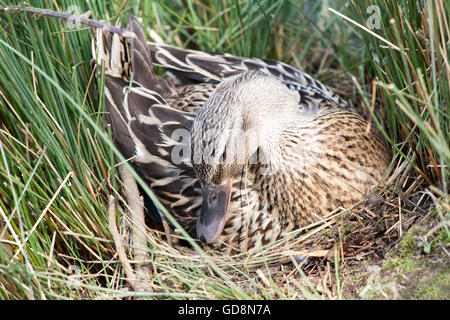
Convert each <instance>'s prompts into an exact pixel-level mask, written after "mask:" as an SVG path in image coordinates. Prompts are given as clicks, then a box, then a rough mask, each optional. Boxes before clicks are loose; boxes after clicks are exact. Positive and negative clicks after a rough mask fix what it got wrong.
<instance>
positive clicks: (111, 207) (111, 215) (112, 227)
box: [108, 195, 137, 291]
mask: <svg viewBox="0 0 450 320" xmlns="http://www.w3.org/2000/svg"><path fill="white" fill-rule="evenodd" d="M108 226H109V231H110V232H111V235H112V237H113V240H114V244H115V245H116V250H117V255H118V256H119V260H120V263H121V264H122V266H123V268H124V270H125V275H126V277H127V280H128V283H129V284H130V285H131V287H132V288H133V290H135V291H137V290H136V289H137V288H136V275H135V274H134V271H133V268H131V264H130V261H129V260H128V258H127V254H126V253H125V248H124V246H123V243H122V239H121V237H120V233H119V231H118V229H117V225H116V207H115V204H114V196H112V195H110V196H109V201H108Z"/></svg>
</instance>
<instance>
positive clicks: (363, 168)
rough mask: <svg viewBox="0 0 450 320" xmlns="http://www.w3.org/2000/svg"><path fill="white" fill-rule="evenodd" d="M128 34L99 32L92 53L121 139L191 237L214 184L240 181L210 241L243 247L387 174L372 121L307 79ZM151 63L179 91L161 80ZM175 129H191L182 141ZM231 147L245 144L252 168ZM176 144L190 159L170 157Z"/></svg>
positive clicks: (260, 63)
mask: <svg viewBox="0 0 450 320" xmlns="http://www.w3.org/2000/svg"><path fill="white" fill-rule="evenodd" d="M128 28H129V29H130V30H131V31H133V32H135V33H136V34H137V37H136V38H134V39H132V40H130V41H129V42H127V41H126V40H124V39H121V38H119V36H117V35H115V36H113V37H114V38H115V39H114V40H112V38H111V36H110V35H105V34H102V33H101V32H99V33H98V38H97V47H96V48H95V53H94V54H95V56H96V58H97V59H98V60H97V61H103V62H104V63H105V70H106V74H107V77H106V92H105V94H106V107H107V111H108V112H109V117H108V119H109V123H110V124H111V125H112V129H113V137H114V140H115V143H116V145H117V146H118V148H119V149H120V151H121V152H122V153H123V154H124V156H125V157H129V158H131V157H133V161H132V164H133V165H134V167H135V169H136V170H137V171H138V173H139V174H140V175H141V176H142V177H143V179H144V180H145V181H146V182H147V183H148V184H149V186H150V187H151V189H152V190H153V192H154V193H155V195H156V196H157V197H158V198H159V199H160V201H161V202H162V203H163V204H164V205H165V206H166V208H167V209H168V210H169V211H170V212H171V213H172V214H173V215H174V216H175V217H176V218H177V219H178V221H180V223H181V224H182V225H183V227H185V229H186V230H187V231H188V232H190V233H191V234H192V235H193V236H196V235H197V232H198V230H197V232H196V229H199V228H200V227H199V226H196V224H197V220H198V216H199V215H200V211H201V207H202V201H203V196H205V190H207V188H209V187H208V186H213V187H214V188H215V187H217V186H225V185H226V183H230V185H231V183H232V188H231V189H230V190H231V191H230V192H231V194H230V195H229V196H230V201H229V204H228V205H227V206H226V219H225V220H224V225H223V229H222V226H220V227H218V228H219V229H218V230H219V231H218V232H220V236H219V237H218V238H216V237H212V239H213V241H210V242H213V243H212V245H213V246H214V247H216V248H218V249H222V250H230V249H232V248H234V249H235V250H236V251H242V250H248V249H249V248H251V247H253V246H255V245H258V244H259V243H261V244H265V243H268V242H270V241H274V240H276V239H278V238H279V237H281V236H283V235H284V234H286V233H287V232H289V231H292V230H294V229H296V228H299V227H302V226H305V225H307V224H309V223H312V222H315V221H318V220H320V219H321V218H322V217H324V216H325V215H326V214H327V213H329V212H330V211H332V210H334V209H335V208H337V207H348V206H351V205H353V204H354V203H356V202H357V201H359V200H361V199H362V197H363V196H364V195H365V194H366V193H367V191H368V190H369V189H370V188H371V187H373V186H374V185H376V184H377V183H378V181H379V180H380V179H381V177H382V175H383V174H384V171H385V170H386V168H387V166H388V164H389V162H390V159H391V155H390V148H389V147H388V145H387V144H386V142H385V140H384V138H383V137H382V135H381V134H380V133H379V132H378V130H377V129H376V128H374V126H372V127H371V128H370V130H369V132H366V131H367V128H368V123H367V121H366V120H365V119H364V118H362V117H361V116H359V115H358V114H356V113H354V112H352V111H350V110H348V107H347V103H346V102H345V101H343V100H342V99H341V98H340V97H339V96H337V95H336V94H335V93H333V92H332V91H331V90H330V89H329V88H327V87H326V86H324V85H323V84H321V83H320V82H318V81H317V80H315V79H313V78H311V77H310V76H308V75H306V74H304V73H303V72H301V71H299V70H297V69H295V68H292V67H290V66H288V65H285V64H283V63H281V62H276V61H266V60H261V59H252V58H240V57H235V56H231V55H227V54H225V55H220V54H208V53H204V52H198V51H192V50H185V49H181V48H175V47H170V46H165V45H157V44H153V43H146V41H145V38H144V35H143V32H142V29H141V27H140V26H139V23H138V22H137V20H136V19H135V18H133V17H130V20H129V25H128ZM152 63H153V64H156V65H159V66H162V67H164V68H165V69H166V70H168V71H170V72H172V73H173V74H174V75H176V76H177V78H178V79H182V80H183V81H184V82H183V84H182V85H177V86H175V85H173V84H172V83H170V82H168V81H165V80H163V79H160V78H158V77H156V76H154V74H153V72H152ZM131 72H133V81H132V83H131V84H130V82H129V80H130V74H131ZM186 80H187V81H186ZM177 130H185V131H186V130H187V132H189V130H190V134H189V135H188V137H187V139H183V138H181V137H179V136H177V134H176V133H177V132H178V131H177ZM234 132H238V133H234ZM248 132H255V136H257V139H256V140H255V141H256V142H254V140H252V138H247V136H246V135H245V134H246V133H248ZM241 133H244V134H241ZM244 136H245V137H244ZM184 138H186V137H184ZM232 145H242V146H246V148H247V149H245V150H247V151H248V154H247V153H245V155H243V157H244V158H243V159H244V161H241V160H242V159H240V161H236V159H237V158H238V157H239V156H242V155H241V154H239V152H235V153H233V152H230V150H231V151H232V148H231V147H230V146H232ZM177 148H179V149H182V150H184V151H186V150H187V151H191V152H184V153H183V154H182V156H181V160H176V161H174V158H173V154H174V150H175V151H176V150H177ZM222 160H224V161H225V163H223V162H220V161H222ZM227 161H229V162H227ZM231 181H232V182H231ZM223 188H224V187H223ZM223 188H222V189H223ZM202 190H203V191H202ZM204 201H207V200H204ZM204 203H205V202H203V206H205V204H204ZM227 203H228V202H227ZM203 211H205V210H203ZM203 211H202V215H207V214H209V213H208V212H205V213H203ZM212 211H214V210H212ZM205 219H206V218H204V217H203V218H202V219H200V221H199V222H198V223H200V224H202V223H203V224H205V223H206V224H209V222H204V221H206V220H208V219H209V217H208V219H206V220H205ZM211 219H213V218H211ZM214 219H216V218H214ZM201 221H203V222H201ZM208 221H209V220H208ZM202 228H208V226H206V227H205V226H203V227H202ZM200 233H201V232H200Z"/></svg>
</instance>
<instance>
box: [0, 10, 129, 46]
mask: <svg viewBox="0 0 450 320" xmlns="http://www.w3.org/2000/svg"><path fill="white" fill-rule="evenodd" d="M0 12H14V13H23V12H26V13H29V14H32V15H37V16H39V17H41V16H44V17H52V18H57V19H60V20H65V21H70V22H72V23H81V24H83V25H85V26H88V27H91V28H95V29H102V30H104V31H107V32H112V33H117V34H119V35H121V36H122V37H125V38H134V37H135V36H136V35H135V34H134V32H131V31H129V30H127V29H122V28H119V27H116V26H113V25H110V24H108V23H106V22H102V21H99V20H95V19H88V18H86V17H85V16H84V14H82V15H74V14H71V13H69V12H57V11H52V10H48V9H40V8H33V7H24V6H6V7H0Z"/></svg>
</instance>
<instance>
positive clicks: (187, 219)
mask: <svg viewBox="0 0 450 320" xmlns="http://www.w3.org/2000/svg"><path fill="white" fill-rule="evenodd" d="M127 28H128V30H130V31H132V32H134V33H135V34H136V37H135V38H132V39H129V40H127V39H124V38H122V37H120V36H118V35H116V34H114V35H111V34H108V33H103V32H102V31H101V30H99V31H98V32H97V39H96V44H95V47H94V58H95V59H97V62H98V63H99V64H100V63H103V64H104V67H105V88H104V90H105V98H106V99H105V108H106V112H107V122H108V124H109V125H110V127H111V130H112V136H113V140H114V143H115V144H116V146H117V147H118V149H119V150H120V152H121V153H122V154H123V155H124V157H125V158H127V159H131V160H130V163H131V165H132V166H133V167H134V169H135V170H136V171H137V173H138V174H139V175H140V176H141V177H142V178H143V180H144V181H145V182H146V183H147V184H148V185H149V186H150V188H151V189H152V191H153V192H154V193H155V195H156V196H157V197H158V199H159V200H160V201H161V202H162V203H163V204H164V205H165V207H166V208H167V209H168V210H169V211H170V212H171V213H172V214H174V215H175V216H176V217H177V218H178V219H179V221H180V222H182V225H183V226H184V227H185V229H187V231H191V232H192V230H191V229H193V225H194V224H193V220H194V218H195V214H194V212H195V211H196V209H197V208H198V207H199V206H200V205H201V196H200V186H199V184H198V179H197V178H196V176H195V172H194V170H193V169H192V165H191V163H190V143H189V131H190V127H191V124H192V121H193V119H194V118H195V111H196V104H195V102H191V103H189V101H191V100H193V96H195V89H191V90H190V91H189V90H188V91H189V92H187V91H186V90H184V91H183V92H181V93H184V95H183V96H177V95H178V92H175V93H174V89H173V88H170V86H168V85H167V84H163V85H161V80H160V79H158V78H157V77H156V76H155V74H154V73H153V66H152V59H151V55H150V51H149V48H148V47H147V45H146V40H145V37H144V33H143V30H142V28H141V26H140V25H139V22H138V21H137V19H136V18H135V17H133V16H130V17H129V21H128V27H127ZM197 90H200V89H197ZM176 101H181V102H182V103H181V104H182V106H180V107H179V108H177V107H176V106H175V107H174V106H173V105H172V104H173V103H175V102H176Z"/></svg>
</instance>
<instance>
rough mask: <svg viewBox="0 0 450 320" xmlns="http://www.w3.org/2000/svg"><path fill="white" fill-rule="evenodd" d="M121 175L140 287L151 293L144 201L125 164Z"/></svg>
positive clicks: (120, 170)
mask: <svg viewBox="0 0 450 320" xmlns="http://www.w3.org/2000/svg"><path fill="white" fill-rule="evenodd" d="M119 173H120V177H121V179H122V182H123V184H124V187H125V195H126V198H127V204H128V207H129V218H130V221H131V247H132V248H133V259H134V260H135V261H137V266H136V276H137V279H136V280H137V282H138V283H139V284H138V286H139V288H140V289H142V290H144V291H151V287H150V286H149V285H148V282H147V281H146V279H148V275H149V274H150V270H149V266H148V263H146V262H145V261H148V260H149V254H148V251H147V250H146V244H147V241H146V233H145V216H144V199H143V198H142V196H141V195H140V193H139V189H138V186H137V183H136V180H135V179H134V177H133V175H132V174H131V172H130V170H128V168H127V167H126V165H125V164H121V165H120V166H119Z"/></svg>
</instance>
